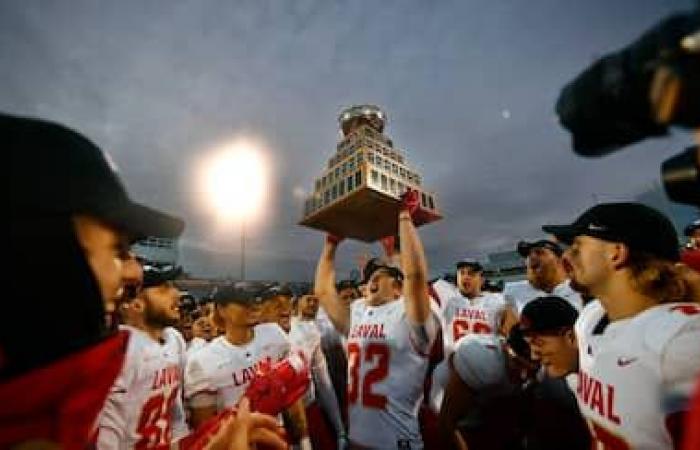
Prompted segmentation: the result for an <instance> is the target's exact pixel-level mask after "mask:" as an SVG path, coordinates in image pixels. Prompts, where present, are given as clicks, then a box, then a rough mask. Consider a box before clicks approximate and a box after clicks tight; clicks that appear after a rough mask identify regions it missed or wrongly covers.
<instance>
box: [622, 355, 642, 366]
mask: <svg viewBox="0 0 700 450" xmlns="http://www.w3.org/2000/svg"><path fill="white" fill-rule="evenodd" d="M637 359H638V358H623V357H619V358H617V365H618V366H620V367H625V366H629V365H630V364H632V363H633V362H635V361H636V360H637Z"/></svg>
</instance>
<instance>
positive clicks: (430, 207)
mask: <svg viewBox="0 0 700 450" xmlns="http://www.w3.org/2000/svg"><path fill="white" fill-rule="evenodd" d="M338 122H339V125H340V129H341V130H342V132H343V138H342V139H341V140H340V142H338V145H337V148H336V152H335V153H334V154H333V155H332V156H331V158H330V159H329V161H328V164H327V166H326V168H325V169H324V170H323V172H322V173H321V176H320V177H318V178H317V179H316V181H315V183H314V189H313V192H312V194H311V195H309V197H308V198H307V199H306V201H305V203H304V216H303V218H302V220H301V222H300V224H301V225H304V226H307V227H310V228H315V229H319V230H323V231H327V232H331V233H334V234H338V235H340V236H344V237H348V238H354V239H358V240H361V241H366V242H373V241H376V240H378V239H380V238H382V237H385V236H390V235H394V234H396V233H397V231H398V224H397V215H398V207H399V198H400V196H401V194H402V193H403V192H404V191H405V190H406V189H407V188H411V189H414V190H417V191H419V192H420V198H421V205H420V211H419V213H418V214H417V216H416V217H415V218H414V220H415V222H416V225H417V226H419V225H424V224H426V223H430V222H433V221H436V220H439V219H441V218H442V215H441V214H440V212H439V210H438V208H437V200H436V196H435V194H434V193H432V192H429V191H427V190H425V189H424V188H423V186H422V180H421V176H420V174H419V173H418V171H417V170H415V169H414V168H412V167H410V166H409V165H408V164H407V162H406V158H405V156H404V154H403V152H402V151H400V150H398V149H396V148H394V144H393V142H392V140H391V139H389V138H388V137H387V136H385V135H384V134H383V132H384V127H385V125H386V122H387V117H386V113H384V111H382V110H381V109H380V108H379V107H378V106H375V105H356V106H351V107H349V108H346V109H344V110H343V111H342V112H341V113H340V115H339V116H338Z"/></svg>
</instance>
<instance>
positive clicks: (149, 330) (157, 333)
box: [135, 321, 163, 343]
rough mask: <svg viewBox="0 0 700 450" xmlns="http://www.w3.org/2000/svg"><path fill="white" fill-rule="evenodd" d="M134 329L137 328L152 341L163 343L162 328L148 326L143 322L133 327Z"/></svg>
mask: <svg viewBox="0 0 700 450" xmlns="http://www.w3.org/2000/svg"><path fill="white" fill-rule="evenodd" d="M135 327H136V328H138V329H139V330H141V331H143V332H144V333H146V334H147V335H148V336H150V338H151V339H153V340H154V341H156V342H159V343H162V342H163V327H162V326H152V325H148V324H147V323H146V322H144V321H140V323H139V324H137V325H135Z"/></svg>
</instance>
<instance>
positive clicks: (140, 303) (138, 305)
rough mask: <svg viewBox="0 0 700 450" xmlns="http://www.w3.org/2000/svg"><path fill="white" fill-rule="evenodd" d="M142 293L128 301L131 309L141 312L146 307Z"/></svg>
mask: <svg viewBox="0 0 700 450" xmlns="http://www.w3.org/2000/svg"><path fill="white" fill-rule="evenodd" d="M142 295H143V294H140V295H139V296H137V297H136V298H135V299H133V300H132V301H131V302H130V303H129V304H130V305H131V310H132V311H135V312H137V313H142V312H143V311H144V310H145V309H146V300H145V299H144V298H143V297H142Z"/></svg>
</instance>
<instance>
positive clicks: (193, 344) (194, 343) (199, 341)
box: [187, 337, 209, 357]
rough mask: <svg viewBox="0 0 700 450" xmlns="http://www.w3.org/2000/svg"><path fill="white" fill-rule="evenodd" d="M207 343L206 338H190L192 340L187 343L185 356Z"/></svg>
mask: <svg viewBox="0 0 700 450" xmlns="http://www.w3.org/2000/svg"><path fill="white" fill-rule="evenodd" d="M208 343H209V342H207V341H206V339H203V338H200V337H196V338H192V340H191V341H190V342H188V343H187V356H188V357H189V356H190V355H191V354H193V353H194V352H196V351H197V350H199V349H200V348H204V347H205V346H206V345H207V344H208Z"/></svg>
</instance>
